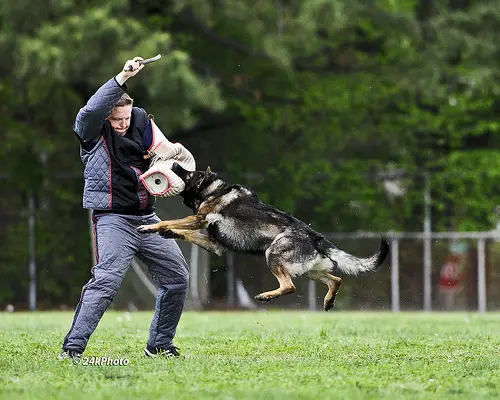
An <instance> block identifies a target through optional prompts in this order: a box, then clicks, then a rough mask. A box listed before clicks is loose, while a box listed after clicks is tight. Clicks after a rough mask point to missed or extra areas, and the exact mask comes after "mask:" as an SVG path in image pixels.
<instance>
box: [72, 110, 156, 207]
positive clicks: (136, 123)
mask: <svg viewBox="0 0 500 400" xmlns="http://www.w3.org/2000/svg"><path fill="white" fill-rule="evenodd" d="M150 129H151V128H150V123H149V119H148V117H147V113H146V111H145V110H143V109H142V108H137V107H134V108H133V109H132V118H131V121H130V127H129V129H128V131H127V133H126V134H125V135H124V136H120V135H118V134H117V133H116V132H115V131H114V130H113V128H112V127H111V125H110V123H109V122H108V121H106V122H105V123H104V124H103V126H102V130H101V135H100V138H99V139H98V141H97V143H96V144H95V145H94V146H93V147H92V149H90V150H89V151H87V150H85V149H84V148H83V147H81V148H80V156H81V159H82V161H83V163H84V165H85V170H84V177H85V186H84V190H83V207H84V208H88V209H93V210H103V211H104V210H105V211H110V212H117V213H123V214H146V213H149V212H153V211H154V203H155V197H154V196H152V195H151V194H150V193H149V192H148V191H147V190H146V189H145V187H144V184H143V183H142V182H141V180H140V178H139V177H140V175H141V174H143V173H144V172H145V171H146V170H147V169H148V168H149V160H145V159H144V157H143V156H144V154H146V153H147V152H146V149H147V148H148V147H149V145H150V143H147V142H148V141H149V142H150V141H151V137H150V134H148V131H149V130H150Z"/></svg>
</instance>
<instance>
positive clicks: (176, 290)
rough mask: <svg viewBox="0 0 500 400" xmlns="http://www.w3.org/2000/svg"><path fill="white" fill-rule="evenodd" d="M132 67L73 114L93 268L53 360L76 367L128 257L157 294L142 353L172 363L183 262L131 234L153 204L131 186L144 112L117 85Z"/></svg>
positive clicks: (138, 163) (184, 280) (159, 241)
mask: <svg viewBox="0 0 500 400" xmlns="http://www.w3.org/2000/svg"><path fill="white" fill-rule="evenodd" d="M140 60H142V58H141V57H135V58H134V59H133V60H128V61H127V62H126V63H125V67H124V69H123V70H122V71H121V72H120V73H119V74H118V75H116V76H115V77H114V78H112V79H110V80H109V81H108V82H106V83H105V84H104V85H103V86H101V87H100V88H99V89H98V90H97V92H96V93H95V94H94V95H93V96H92V97H91V98H90V100H89V101H88V103H87V104H86V105H85V106H84V107H83V108H82V109H80V111H79V112H78V115H77V117H76V121H75V125H74V131H75V133H76V136H77V138H78V139H79V141H80V146H81V150H80V154H81V158H82V161H83V163H84V164H85V171H84V177H85V187H84V193H83V206H84V208H88V209H92V210H93V214H92V219H93V224H94V235H95V238H94V239H95V244H96V260H97V263H96V265H95V266H94V267H93V268H92V270H91V275H92V276H91V279H90V280H89V281H88V282H87V284H86V285H84V287H83V289H82V295H81V298H80V302H79V303H78V305H77V307H76V311H75V316H74V319H73V323H72V325H71V328H70V330H69V332H68V334H67V335H66V337H65V339H64V343H63V345H62V350H63V351H62V353H61V354H60V356H59V358H60V359H66V358H70V359H72V360H73V362H74V363H78V362H79V361H80V358H81V355H82V353H83V351H84V350H85V348H86V346H87V343H88V340H89V338H90V335H91V334H92V333H93V332H94V330H95V329H96V327H97V324H98V323H99V320H100V319H101V317H102V315H103V314H104V312H105V311H106V309H107V308H108V306H109V304H110V303H111V301H112V300H113V298H114V296H115V294H116V292H117V290H118V288H119V287H120V285H121V282H122V280H123V277H124V276H125V273H126V272H127V269H128V267H129V265H130V263H131V261H132V258H133V257H134V256H138V257H139V259H141V260H142V261H143V262H144V263H145V264H146V265H147V267H148V269H149V272H150V274H151V277H152V279H153V281H154V282H155V284H156V285H157V287H158V296H157V298H156V308H155V313H154V317H153V321H152V323H151V328H150V336H149V340H148V342H147V344H146V347H145V349H144V353H145V355H146V356H149V357H157V356H159V355H160V356H165V357H178V356H179V352H178V350H179V349H178V348H177V347H175V346H174V344H173V342H172V340H173V338H174V336H175V332H176V329H177V325H178V323H179V320H180V317H181V314H182V311H183V307H184V302H185V300H186V295H187V286H188V267H187V264H186V261H185V259H184V257H183V255H182V253H181V251H180V249H179V247H178V246H177V244H176V242H175V241H174V240H172V239H165V238H162V237H161V236H159V235H154V234H146V235H144V234H141V233H139V232H137V230H136V228H137V227H138V226H139V225H143V224H151V223H153V222H158V221H160V219H159V218H158V216H157V215H156V214H155V212H154V202H155V198H154V196H152V195H151V194H150V193H149V192H147V191H146V190H145V188H144V185H143V184H142V183H141V180H140V179H139V176H140V175H141V174H142V173H143V172H145V171H146V170H147V169H148V168H149V155H148V151H147V150H148V148H149V147H150V146H151V142H152V134H151V133H152V131H151V130H152V128H151V121H150V120H149V119H148V116H147V113H146V111H145V110H143V109H141V108H137V107H133V100H132V99H131V98H130V96H128V95H127V94H126V92H125V90H126V86H125V82H126V81H127V80H128V79H129V78H131V77H133V76H135V75H136V74H137V73H138V72H139V71H141V70H142V68H143V67H144V65H140V64H139V61H140ZM129 69H130V70H129Z"/></svg>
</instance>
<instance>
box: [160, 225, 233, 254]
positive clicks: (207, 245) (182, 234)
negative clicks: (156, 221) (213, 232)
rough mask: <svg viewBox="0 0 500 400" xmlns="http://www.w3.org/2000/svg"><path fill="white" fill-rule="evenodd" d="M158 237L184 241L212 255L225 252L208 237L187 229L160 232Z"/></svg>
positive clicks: (223, 248) (224, 249) (222, 247)
mask: <svg viewBox="0 0 500 400" xmlns="http://www.w3.org/2000/svg"><path fill="white" fill-rule="evenodd" d="M160 235H161V236H164V237H167V238H171V239H181V240H186V241H187V242H190V243H193V244H195V245H197V246H200V247H202V248H203V249H205V250H206V251H209V252H210V253H214V254H216V255H218V256H221V255H223V254H224V253H225V252H226V250H227V249H226V248H225V247H224V246H222V245H221V244H219V243H217V242H215V241H213V240H212V239H210V237H209V236H208V235H206V234H204V233H201V232H200V231H192V230H189V229H169V230H168V231H161V232H160Z"/></svg>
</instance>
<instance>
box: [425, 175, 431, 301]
mask: <svg viewBox="0 0 500 400" xmlns="http://www.w3.org/2000/svg"><path fill="white" fill-rule="evenodd" d="M424 203H425V216H424V288H423V290H424V311H431V308H432V292H431V289H432V265H431V263H432V261H431V252H432V250H431V248H432V241H431V235H432V232H431V229H432V228H431V188H430V180H429V173H426V174H425V193H424Z"/></svg>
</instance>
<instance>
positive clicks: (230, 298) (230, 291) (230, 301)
mask: <svg viewBox="0 0 500 400" xmlns="http://www.w3.org/2000/svg"><path fill="white" fill-rule="evenodd" d="M226 265H227V305H228V307H234V300H235V299H234V287H235V282H234V253H233V252H232V251H228V252H227V253H226Z"/></svg>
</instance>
